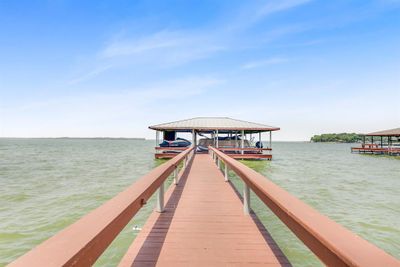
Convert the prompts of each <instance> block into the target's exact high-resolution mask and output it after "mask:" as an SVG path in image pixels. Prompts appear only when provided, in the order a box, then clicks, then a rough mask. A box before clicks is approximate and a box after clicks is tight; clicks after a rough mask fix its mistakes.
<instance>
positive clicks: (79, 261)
mask: <svg viewBox="0 0 400 267" xmlns="http://www.w3.org/2000/svg"><path fill="white" fill-rule="evenodd" d="M193 149H194V147H191V148H189V149H188V150H185V151H183V152H181V153H180V154H178V155H177V156H176V157H174V158H173V159H171V160H169V161H167V162H165V163H164V164H162V165H160V166H158V167H157V168H155V169H153V170H152V171H150V172H149V173H148V174H146V175H144V176H143V177H141V178H140V179H139V180H137V181H136V182H135V183H134V184H132V185H131V186H129V187H128V188H127V189H126V190H124V191H123V192H121V193H119V194H118V195H117V196H115V197H114V198H112V199H110V200H109V201H107V202H106V203H104V204H103V205H102V206H100V207H98V208H97V209H95V210H93V211H92V212H90V213H89V214H87V215H85V216H84V217H82V218H81V219H79V220H78V221H77V222H75V223H73V224H72V225H70V226H68V227H67V228H65V229H64V230H62V231H61V232H59V233H57V234H56V235H54V236H52V237H50V238H49V239H47V240H46V241H44V242H43V243H41V244H39V245H38V246H37V247H35V248H33V249H32V250H31V251H29V252H27V253H26V254H24V255H22V256H21V257H20V258H18V259H17V260H15V261H14V262H12V263H10V264H9V266H13V267H15V266H24V267H25V266H90V265H92V264H93V263H94V262H96V260H97V259H98V258H99V257H100V255H101V254H102V253H103V252H104V251H105V250H106V248H107V247H108V246H109V245H110V244H111V242H112V241H113V240H114V239H115V237H116V236H117V235H118V234H119V233H120V232H121V231H122V229H123V228H124V227H125V226H126V225H127V224H128V223H129V221H130V220H131V219H132V217H133V216H134V215H135V214H136V213H137V212H138V211H139V210H140V209H141V208H142V206H143V205H145V204H146V202H147V200H148V199H149V198H150V197H151V196H152V195H153V194H154V192H155V191H156V190H157V189H159V194H158V195H159V199H158V201H157V209H158V210H159V211H160V212H162V211H163V203H164V202H163V199H160V196H161V197H163V188H164V182H165V180H166V179H167V178H168V177H169V175H170V174H171V173H173V172H174V176H175V177H174V183H175V184H176V183H177V182H178V181H177V169H178V166H179V164H180V163H181V162H182V161H184V168H185V167H186V166H187V161H188V158H189V157H191V156H192V155H193V154H191V155H190V153H191V152H193ZM160 192H161V193H162V194H161V193H160Z"/></svg>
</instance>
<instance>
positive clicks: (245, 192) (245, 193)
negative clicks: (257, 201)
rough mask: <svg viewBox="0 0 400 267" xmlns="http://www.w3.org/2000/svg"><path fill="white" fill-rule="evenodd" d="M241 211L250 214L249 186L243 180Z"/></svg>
mask: <svg viewBox="0 0 400 267" xmlns="http://www.w3.org/2000/svg"><path fill="white" fill-rule="evenodd" d="M243 183H244V185H243V211H244V214H246V215H249V214H250V187H249V186H248V185H247V184H246V183H245V182H244V181H243Z"/></svg>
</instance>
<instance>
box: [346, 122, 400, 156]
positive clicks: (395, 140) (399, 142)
mask: <svg viewBox="0 0 400 267" xmlns="http://www.w3.org/2000/svg"><path fill="white" fill-rule="evenodd" d="M367 139H368V142H367ZM351 152H352V153H353V152H355V153H363V154H365V153H367V154H376V155H379V154H380V155H391V156H397V155H400V128H395V129H390V130H384V131H378V132H372V133H368V134H364V135H363V139H362V144H361V147H352V148H351Z"/></svg>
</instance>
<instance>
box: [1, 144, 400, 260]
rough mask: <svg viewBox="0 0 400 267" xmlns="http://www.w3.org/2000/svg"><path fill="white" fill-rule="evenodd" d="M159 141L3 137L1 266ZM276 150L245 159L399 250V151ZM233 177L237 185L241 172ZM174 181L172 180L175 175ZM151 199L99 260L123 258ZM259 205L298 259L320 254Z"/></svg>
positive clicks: (116, 184) (126, 174) (150, 163)
mask: <svg viewBox="0 0 400 267" xmlns="http://www.w3.org/2000/svg"><path fill="white" fill-rule="evenodd" d="M153 145H154V142H153V141H139V140H66V139H57V140H54V139H36V140H34V139H24V140H16V139H15V140H10V139H7V140H6V139H0V218H1V219H0V266H3V265H5V264H6V263H8V262H10V261H12V260H13V259H15V258H16V257H18V256H19V255H21V254H23V253H24V252H26V251H28V250H29V249H31V248H32V247H33V246H35V245H36V244H38V243H40V242H42V241H43V240H45V239H47V238H48V237H50V236H52V235H53V234H55V233H56V232H58V231H59V230H61V229H63V228H64V227H66V226H67V225H69V224H71V223H72V222H74V221H76V220H77V219H79V218H80V217H81V216H82V215H84V214H86V213H87V212H89V211H90V210H92V209H94V208H96V207H98V206H99V205H101V204H102V203H104V202H105V201H106V200H108V199H110V198H111V197H113V196H115V195H116V194H117V193H118V192H120V191H122V190H123V189H124V188H126V187H127V186H128V185H130V184H131V183H132V182H133V181H135V180H136V179H138V178H140V177H141V176H142V175H144V174H146V173H147V172H148V171H150V170H151V169H153V168H154V167H155V166H158V165H160V164H162V163H163V162H165V160H154V158H153V152H154V151H153ZM273 148H274V151H273V155H274V159H273V160H272V161H271V162H269V161H242V162H243V163H245V164H246V165H247V166H249V167H251V168H253V169H254V170H256V171H258V172H260V173H262V174H263V175H265V176H267V177H268V178H270V179H271V180H272V181H274V182H275V183H276V184H278V185H280V186H281V187H283V188H285V189H286V190H288V191H289V192H291V193H292V194H294V195H296V196H297V197H298V198H300V199H301V200H303V201H305V202H306V203H308V204H309V205H311V206H313V207H314V208H315V209H317V210H319V211H320V212H321V213H323V214H325V215H328V216H329V217H331V218H332V219H334V220H335V221H337V222H339V223H341V224H342V225H344V226H346V227H347V228H349V229H350V230H352V231H354V232H356V233H358V234H359V235H361V236H362V237H363V238H365V239H367V240H369V241H371V242H373V243H374V244H376V245H377V246H379V247H381V248H382V249H384V250H385V251H387V252H388V253H390V254H392V255H394V256H396V257H398V258H400V160H398V159H395V158H388V157H374V156H366V155H357V154H351V153H350V145H347V144H311V143H290V142H282V143H280V142H277V143H274V144H273ZM230 176H231V178H232V180H233V182H234V184H235V185H236V186H237V187H238V188H239V189H240V188H241V186H242V183H241V181H240V180H239V179H238V178H237V177H235V175H234V174H233V173H230ZM168 183H171V179H169V180H168ZM153 207H154V198H153V199H151V200H150V201H149V204H148V205H146V206H145V207H144V208H143V209H142V210H141V211H140V212H139V214H138V215H137V216H135V218H134V219H133V220H132V221H131V222H130V223H129V225H128V226H127V227H126V228H125V229H124V230H123V231H122V233H121V234H120V235H119V237H118V238H117V239H116V240H115V241H114V242H113V244H112V245H111V246H110V248H109V249H107V251H106V252H105V254H104V255H103V256H102V257H101V258H100V260H99V261H98V262H97V264H96V265H99V266H113V265H116V264H117V263H118V262H119V259H120V258H121V256H122V255H123V254H124V252H125V251H126V249H127V248H128V246H129V244H130V243H131V242H132V240H133V239H134V237H135V236H136V235H137V233H138V231H135V230H133V227H134V226H135V225H137V226H138V227H139V228H140V227H142V226H143V224H144V222H145V220H146V218H147V216H148V215H149V214H150V212H151V211H152V209H153ZM252 208H253V209H254V210H255V211H256V213H257V214H258V216H259V217H260V218H261V220H262V222H263V223H264V224H265V225H266V227H268V230H269V231H270V232H271V234H272V236H273V237H274V238H275V240H276V241H277V243H278V244H279V245H280V246H281V248H282V250H283V251H284V252H285V254H286V255H287V256H288V257H289V259H290V260H291V261H292V262H293V264H294V265H295V266H315V265H316V264H318V260H316V259H315V257H314V256H313V255H312V254H311V253H310V252H308V250H307V249H306V248H305V247H304V246H303V245H302V244H301V242H299V241H298V240H297V239H296V237H295V236H294V235H293V234H291V233H290V231H289V230H288V229H287V228H286V227H285V226H284V225H283V224H282V223H281V222H280V221H279V220H278V219H276V218H275V216H274V215H273V214H272V213H271V212H270V211H269V210H268V208H266V207H265V205H264V204H262V203H261V202H260V201H259V200H258V199H257V198H256V196H254V195H252Z"/></svg>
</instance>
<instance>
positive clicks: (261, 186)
mask: <svg viewBox="0 0 400 267" xmlns="http://www.w3.org/2000/svg"><path fill="white" fill-rule="evenodd" d="M209 150H210V153H211V154H212V156H213V158H214V159H215V160H216V161H217V164H218V166H220V164H219V161H220V160H221V161H223V162H224V164H225V180H228V177H227V172H228V168H229V169H231V170H233V171H234V172H235V173H236V174H237V175H238V176H239V177H240V178H241V179H242V180H243V181H244V183H245V189H244V195H243V200H244V210H245V213H247V212H249V211H250V205H249V201H250V197H249V193H250V192H249V188H250V189H251V190H252V191H253V192H254V193H255V194H256V195H257V196H258V197H259V198H260V199H261V201H263V202H264V203H265V204H266V205H267V206H268V207H269V208H270V209H271V210H272V211H273V212H274V213H275V215H277V217H278V218H279V219H280V220H281V221H282V222H284V223H285V224H286V226H287V227H288V228H289V229H290V230H291V231H292V232H293V233H294V234H295V235H296V236H297V237H298V238H299V239H300V240H301V241H302V242H303V243H304V244H305V245H306V246H307V247H308V248H310V250H311V251H312V252H313V253H314V254H315V255H316V256H317V257H318V258H319V259H320V260H321V261H322V262H323V263H324V264H326V265H328V266H400V261H399V260H397V259H396V258H394V257H392V256H390V255H389V254H387V253H386V252H385V251H383V250H381V249H379V248H378V247H376V246H375V245H373V244H371V243H369V242H367V241H366V240H364V239H362V238H361V237H359V236H358V235H356V234H354V233H352V232H351V231H349V230H347V229H346V228H344V227H343V226H341V225H340V224H338V223H336V222H334V221H333V220H331V219H329V218H328V217H327V216H324V215H322V214H320V213H319V212H318V211H316V210H315V209H313V208H312V207H310V206H308V205H307V204H305V203H304V202H302V201H301V200H299V199H297V198H296V197H294V196H293V195H291V194H289V193H288V192H287V191H285V190H283V189H282V188H280V187H279V186H277V185H275V184H274V183H272V182H271V181H269V180H268V179H267V178H266V177H265V176H263V175H261V174H259V173H258V172H256V171H254V170H252V169H250V168H249V167H247V166H245V165H244V164H242V163H240V162H238V161H236V160H235V159H232V158H231V157H229V156H227V155H226V154H224V153H222V152H220V151H218V150H217V149H215V148H214V147H209ZM246 205H247V207H246ZM246 209H247V212H246Z"/></svg>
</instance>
